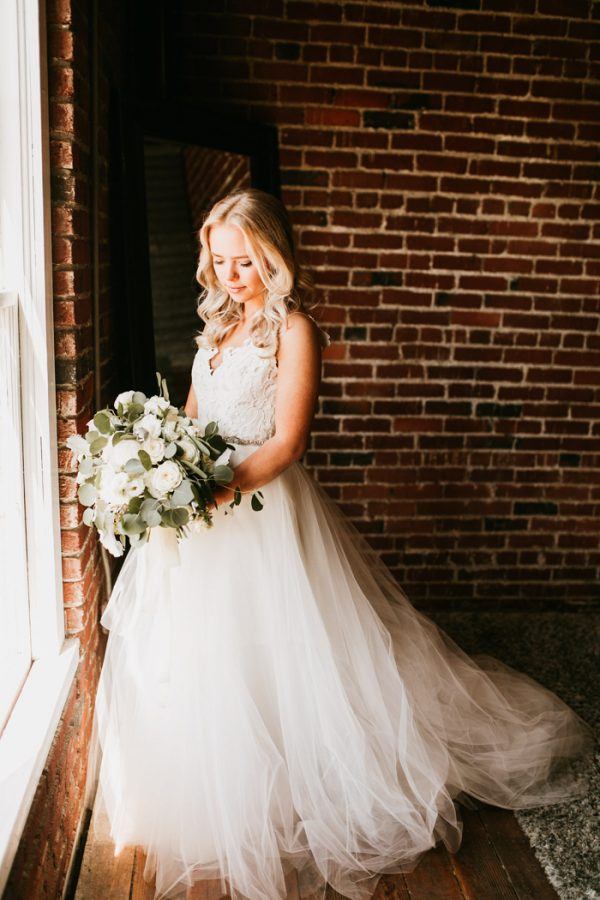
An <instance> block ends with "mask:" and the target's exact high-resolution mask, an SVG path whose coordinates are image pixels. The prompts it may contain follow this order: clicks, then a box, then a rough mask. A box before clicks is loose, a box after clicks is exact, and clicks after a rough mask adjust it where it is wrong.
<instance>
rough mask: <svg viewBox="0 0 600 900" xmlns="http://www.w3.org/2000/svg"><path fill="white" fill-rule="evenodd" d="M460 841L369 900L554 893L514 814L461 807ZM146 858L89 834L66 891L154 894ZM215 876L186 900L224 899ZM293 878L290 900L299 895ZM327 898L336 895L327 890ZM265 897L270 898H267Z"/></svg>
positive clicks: (547, 899) (117, 899)
mask: <svg viewBox="0 0 600 900" xmlns="http://www.w3.org/2000/svg"><path fill="white" fill-rule="evenodd" d="M460 812H461V816H462V818H463V822H464V829H463V840H462V844H461V847H460V849H459V851H458V853H456V854H449V853H447V852H446V850H445V849H444V848H443V847H438V848H436V849H435V850H431V851H430V852H429V853H428V854H426V855H425V856H424V857H423V858H422V859H421V861H420V863H419V865H418V866H417V868H416V869H415V870H414V871H413V872H411V873H410V874H407V875H394V876H391V875H388V876H384V877H383V878H382V879H381V880H380V882H379V886H378V888H377V890H376V892H375V894H374V895H373V900H516V898H519V900H557V898H558V894H557V893H556V892H555V891H554V889H553V888H552V886H551V885H550V884H549V882H548V880H547V878H546V875H545V873H544V871H543V869H542V868H541V866H540V864H539V863H538V861H537V859H536V858H535V856H534V855H533V851H532V849H531V847H530V845H529V842H528V841H527V838H526V837H525V835H524V834H523V832H522V831H521V828H520V827H519V825H518V823H517V820H516V819H515V817H514V815H513V814H512V813H509V812H507V811H506V810H501V809H498V808H496V807H492V806H484V805H481V806H480V808H479V809H477V810H467V809H464V808H463V807H460ZM144 863H145V857H144V854H143V852H142V851H141V850H140V849H139V848H136V849H134V848H128V847H125V848H123V850H122V851H121V853H120V854H119V855H118V856H117V857H115V855H114V845H113V844H111V843H109V842H107V841H101V840H96V841H95V842H92V841H91V840H88V841H87V842H86V845H85V849H84V852H83V858H82V861H81V866H80V871H79V873H78V875H76V877H77V883H76V885H75V886H74V888H73V889H72V890H71V891H69V892H68V893H67V897H68V898H69V897H70V898H74V900H154V883H153V882H152V883H147V882H145V881H144V878H143V871H144ZM227 896H228V895H227V894H223V893H222V891H221V889H220V887H219V882H218V881H217V882H214V883H213V882H207V881H204V882H198V883H196V885H194V887H193V888H191V889H190V890H189V891H188V894H187V898H188V900H221V898H226V897H227ZM297 897H298V893H297V886H296V885H294V884H292V883H290V884H289V891H288V900H297ZM326 897H327V900H340V895H339V894H338V893H336V891H334V890H332V889H328V891H327V894H326ZM265 900H268V898H265Z"/></svg>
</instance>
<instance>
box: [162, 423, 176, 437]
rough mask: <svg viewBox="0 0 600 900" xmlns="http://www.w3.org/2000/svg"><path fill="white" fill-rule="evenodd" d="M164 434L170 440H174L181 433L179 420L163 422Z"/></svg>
mask: <svg viewBox="0 0 600 900" xmlns="http://www.w3.org/2000/svg"><path fill="white" fill-rule="evenodd" d="M162 432H163V435H164V437H166V438H167V439H168V440H170V441H174V440H175V438H176V437H178V435H179V429H178V426H177V422H174V421H173V420H170V421H169V420H167V421H165V422H163V430H162Z"/></svg>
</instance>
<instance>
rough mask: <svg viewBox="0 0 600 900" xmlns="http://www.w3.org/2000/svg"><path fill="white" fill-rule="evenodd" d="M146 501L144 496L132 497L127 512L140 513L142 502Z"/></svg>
mask: <svg viewBox="0 0 600 900" xmlns="http://www.w3.org/2000/svg"><path fill="white" fill-rule="evenodd" d="M143 503H144V498H143V497H132V498H131V500H130V501H129V503H128V505H127V512H130V513H139V511H140V509H141V508H142V504H143Z"/></svg>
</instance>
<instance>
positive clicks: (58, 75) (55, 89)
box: [4, 0, 121, 900]
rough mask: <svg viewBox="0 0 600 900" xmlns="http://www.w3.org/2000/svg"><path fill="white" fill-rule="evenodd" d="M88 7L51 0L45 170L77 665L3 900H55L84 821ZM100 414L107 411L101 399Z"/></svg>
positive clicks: (103, 106) (90, 655)
mask: <svg viewBox="0 0 600 900" xmlns="http://www.w3.org/2000/svg"><path fill="white" fill-rule="evenodd" d="M90 14H91V3H88V2H85V0H83V2H75V0H48V3H47V11H46V15H47V24H48V51H47V52H48V67H49V73H48V74H49V94H50V129H51V132H50V137H51V146H50V150H51V167H52V189H51V190H52V198H51V199H52V235H53V247H52V257H53V272H54V323H55V353H56V382H57V406H58V416H59V422H58V441H59V479H60V497H61V509H60V515H61V537H62V551H63V584H64V597H65V622H66V632H67V636H75V635H76V636H77V637H79V639H80V642H81V661H80V664H79V668H78V671H77V674H76V677H75V680H74V683H73V686H72V690H71V693H70V696H69V698H68V700H67V703H66V704H65V708H64V711H63V714H62V716H61V720H60V724H59V727H58V729H57V731H56V734H55V737H54V740H53V743H52V747H51V749H50V753H49V755H48V759H47V760H46V764H45V767H44V770H43V774H42V777H41V779H40V782H39V784H38V787H37V791H36V794H35V797H34V801H33V805H32V808H31V811H30V814H29V817H28V821H27V824H26V827H25V830H24V833H23V837H22V840H21V842H20V845H19V848H18V850H17V854H16V857H15V861H14V863H13V867H12V871H11V873H10V876H9V880H8V883H7V887H6V891H5V894H4V896H5V897H6V898H9V897H10V898H11V900H12V898H23V900H25V898H26V900H30V898H36V900H39V898H44V897H45V898H49V900H56V898H58V897H60V896H61V894H62V891H63V889H64V886H65V880H66V877H67V874H68V869H69V865H70V862H71V859H72V854H73V849H74V843H75V840H76V837H77V833H78V829H79V828H80V826H81V822H82V816H83V812H84V809H83V802H82V801H83V788H84V785H85V775H86V772H85V763H86V760H87V746H88V741H89V736H90V732H91V711H92V703H93V698H94V695H95V689H96V684H97V679H98V674H99V669H100V665H101V662H102V652H103V639H102V635H101V634H100V633H99V632H100V629H99V626H98V605H99V603H100V602H102V601H103V600H104V599H105V598H104V578H103V573H102V563H101V558H100V554H99V551H98V545H97V541H96V539H95V538H94V536H93V534H92V533H91V531H90V529H88V528H87V527H86V526H83V525H79V524H78V523H79V522H80V521H81V514H82V512H83V508H82V507H81V506H79V504H78V502H77V499H76V484H75V471H74V470H73V468H72V467H71V464H70V453H69V451H68V449H67V448H66V446H65V443H64V442H65V440H66V438H67V437H68V436H69V435H71V434H74V433H75V432H76V431H77V430H78V431H80V432H82V431H84V430H85V422H87V420H88V419H89V418H91V416H92V415H93V412H94V407H95V403H94V341H93V326H92V310H93V299H92V286H93V277H92V275H93V273H92V256H93V254H92V238H93V234H94V222H93V217H92V197H93V185H92V183H91V142H90V129H91V127H92V124H91V106H90V82H91V70H90V66H91V59H90ZM120 35H121V28H120V24H119V16H118V7H117V6H116V5H114V6H111V5H109V4H103V14H102V15H101V16H100V17H99V29H98V46H99V51H100V52H99V58H100V72H99V99H100V103H99V120H98V140H99V148H100V159H99V170H100V179H101V184H100V193H99V213H100V216H99V225H98V228H99V234H100V298H101V317H100V322H101V325H100V328H101V342H100V348H101V359H100V360H99V365H100V366H101V369H102V371H103V372H105V373H106V375H105V376H104V377H105V379H106V385H105V390H104V393H105V395H106V397H108V396H109V395H110V390H111V386H110V383H109V380H108V379H109V378H110V377H111V375H110V372H111V350H110V313H109V303H108V276H109V272H108V258H107V252H106V244H107V239H108V222H107V186H106V167H107V160H106V153H107V142H106V126H107V103H108V88H109V84H110V83H114V80H115V79H116V78H117V77H118V76H119V69H118V63H119V56H118V53H119V46H120ZM103 402H105V400H104V399H103Z"/></svg>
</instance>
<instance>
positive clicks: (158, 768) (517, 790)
mask: <svg viewBox="0 0 600 900" xmlns="http://www.w3.org/2000/svg"><path fill="white" fill-rule="evenodd" d="M200 245H201V250H200V259H199V266H198V272H197V278H198V281H199V283H200V284H201V285H202V287H203V288H204V292H203V299H202V302H201V304H200V305H199V307H198V313H199V316H200V318H201V319H203V321H204V324H205V327H204V330H203V332H202V333H201V334H200V335H198V336H197V337H196V342H197V351H196V355H195V357H194V361H193V365H192V371H191V387H190V391H189V395H188V398H187V402H186V407H185V408H186V412H187V413H188V415H190V416H192V417H193V418H194V419H198V420H199V422H200V424H201V425H206V424H207V423H208V422H210V421H216V422H217V423H218V425H219V430H220V432H221V433H222V434H223V435H224V436H225V437H226V438H227V440H228V441H229V442H230V443H232V444H234V445H235V448H236V449H235V451H234V452H233V454H232V456H231V459H230V465H231V466H232V467H233V469H234V479H233V481H232V482H231V486H230V487H227V488H222V489H220V490H219V493H218V495H217V497H216V501H217V506H216V509H215V513H214V520H213V525H212V527H210V528H206V529H201V530H200V531H198V532H195V533H192V534H190V535H189V536H188V537H187V538H186V539H184V540H183V541H182V542H181V543H180V544H179V545H177V544H176V543H175V542H174V538H173V532H172V531H169V530H167V529H160V528H157V529H154V531H153V533H152V537H151V539H150V541H149V542H148V543H146V544H144V545H141V546H139V547H135V548H133V549H132V550H130V552H129V554H128V555H127V557H126V558H125V561H124V564H123V566H122V568H121V571H120V572H119V575H118V578H117V580H116V582H115V585H114V589H113V591H112V594H111V597H110V600H109V603H108V605H107V607H106V609H105V611H104V613H103V616H102V619H101V622H102V624H103V625H104V626H105V627H106V628H107V629H109V637H108V642H107V646H106V654H105V658H104V662H103V667H102V671H101V675H100V681H99V687H98V693H97V697H96V700H95V707H94V719H93V733H92V742H91V749H90V760H89V768H88V791H89V790H90V788H89V785H90V784H92V785H93V788H94V789H95V788H96V787H97V794H96V800H95V804H94V817H93V820H92V831H93V830H94V828H96V827H100V825H99V823H100V820H101V817H102V816H103V817H104V819H103V821H104V822H105V823H106V822H107V823H108V829H109V835H110V840H112V841H114V843H115V853H117V854H118V853H119V852H120V850H121V849H122V847H124V846H125V845H128V846H140V847H142V848H143V850H144V851H145V853H146V864H145V870H144V877H145V878H146V879H148V880H149V879H151V878H152V877H153V876H154V878H155V884H156V887H155V897H157V898H158V897H160V898H162V897H179V896H185V893H186V889H187V888H188V887H190V886H191V885H193V884H194V883H195V882H198V881H202V880H208V879H219V880H220V886H221V890H222V891H223V892H224V893H229V895H230V896H231V897H232V898H234V900H238V898H240V900H241V898H243V900H265V898H267V900H272V898H273V900H275V898H284V897H285V896H286V881H289V877H290V876H291V877H293V878H294V879H295V878H297V883H298V894H299V896H300V897H314V898H316V897H323V896H324V893H325V888H326V886H327V884H329V885H331V886H332V887H333V888H335V889H336V890H337V891H338V892H339V893H340V894H341V895H342V896H344V897H349V898H356V900H365V898H369V897H371V896H372V894H373V893H374V891H375V888H376V886H377V881H378V879H379V877H380V876H381V875H382V874H383V873H399V872H407V871H410V870H411V869H413V868H414V867H415V866H416V865H417V863H418V862H419V859H420V858H421V856H422V855H423V854H424V853H425V852H426V851H427V850H428V849H430V848H432V847H433V846H435V844H436V843H437V842H438V841H442V842H443V843H444V844H445V845H446V847H447V848H448V849H449V850H450V851H451V852H454V851H456V850H457V848H458V847H459V844H460V841H461V836H462V821H461V818H460V813H459V810H458V806H457V803H464V804H467V805H468V804H469V803H472V800H470V799H469V798H478V799H479V800H482V801H485V802H488V803H492V804H495V805H497V806H501V807H505V808H507V809H523V808H527V807H533V806H540V805H544V804H552V803H557V802H560V801H564V800H566V799H569V798H571V797H575V796H577V795H578V794H581V793H582V792H583V791H584V790H585V788H586V785H585V782H584V780H583V779H582V778H581V776H577V774H576V769H577V767H576V766H573V765H572V763H573V762H574V761H576V760H577V759H578V758H583V757H584V756H585V755H586V754H587V752H588V751H589V750H590V749H591V746H592V736H591V729H590V728H589V726H587V725H586V723H585V722H583V720H582V719H580V718H579V717H578V716H577V715H576V713H575V712H574V711H572V710H571V709H570V708H569V707H568V706H567V705H566V704H565V703H564V702H563V701H562V700H560V699H559V698H558V697H557V696H556V695H555V694H553V693H551V692H550V691H549V690H547V689H546V688H544V687H543V686H542V685H540V684H539V683H537V682H536V681H534V680H532V679H531V678H529V677H528V676H527V675H525V674H521V673H519V672H517V671H515V670H514V669H512V668H510V667H509V666H507V665H505V664H503V663H501V662H500V661H498V660H496V659H494V658H492V657H490V656H486V655H478V656H476V657H469V656H467V655H466V654H465V653H464V652H463V651H462V650H461V649H460V648H459V647H458V646H457V645H456V644H455V643H454V642H453V641H452V640H451V639H450V638H449V637H448V636H447V635H446V634H445V633H444V632H443V631H441V630H440V629H439V628H438V627H437V626H435V625H434V624H433V622H431V621H430V620H429V619H428V618H426V617H425V616H424V615H423V614H421V613H419V612H418V611H417V610H416V609H415V608H414V607H413V606H412V605H411V603H410V602H409V600H408V598H407V597H406V595H405V594H404V592H403V590H402V589H401V587H400V586H399V585H398V584H397V582H396V581H395V580H394V579H393V577H392V575H391V573H390V572H389V570H388V569H387V568H386V567H385V566H384V565H383V563H382V562H381V561H380V560H379V559H378V557H377V555H376V554H375V553H374V551H372V550H371V549H370V547H369V545H368V544H367V542H366V540H365V539H364V538H363V537H362V536H361V535H360V534H359V532H358V531H357V530H356V528H355V527H354V526H353V525H352V523H351V522H350V521H349V520H348V519H347V518H346V517H345V516H344V515H343V514H342V512H341V510H340V509H339V508H338V507H337V506H336V505H335V503H334V502H333V501H332V500H331V499H330V498H329V497H328V496H327V494H326V493H325V492H324V491H323V489H322V488H321V486H320V485H319V484H318V482H316V481H315V480H314V479H313V477H312V476H311V474H310V473H309V471H308V470H307V469H306V468H305V467H304V466H303V464H302V462H301V458H302V455H303V453H304V452H305V450H306V448H307V445H308V440H309V435H310V430H311V421H312V418H313V415H314V411H315V407H316V404H317V399H318V393H319V380H320V368H321V365H320V363H321V360H320V355H321V345H322V344H323V343H325V342H326V340H327V337H326V335H324V333H323V332H322V331H321V330H320V328H319V326H318V325H317V324H316V323H315V321H314V320H313V319H312V317H311V316H310V315H309V314H307V312H306V308H307V299H306V298H307V296H308V291H309V287H310V280H309V278H308V276H307V274H306V273H305V272H304V270H303V269H302V268H301V267H300V266H299V264H298V262H297V259H296V252H295V243H294V238H293V235H292V230H291V226H290V223H289V219H288V217H287V214H286V211H285V208H284V207H283V205H282V204H281V202H280V201H278V200H277V199H276V198H274V197H272V196H270V195H268V194H266V193H263V192H261V191H258V190H254V189H250V190H242V191H237V192H235V193H233V194H230V195H228V196H227V197H225V198H224V199H223V200H221V201H219V202H218V203H217V204H216V205H215V206H214V207H213V208H212V210H211V211H210V213H209V214H208V216H207V218H206V220H205V221H204V224H203V226H202V228H201V231H200ZM235 487H238V488H239V489H240V490H241V492H242V502H241V504H239V505H231V501H232V499H233V489H234V488H235ZM258 489H260V491H261V493H262V502H263V508H262V510H260V511H256V510H254V509H252V508H251V504H250V502H249V499H250V498H249V496H246V495H250V494H252V493H253V492H255V491H257V490H258Z"/></svg>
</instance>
